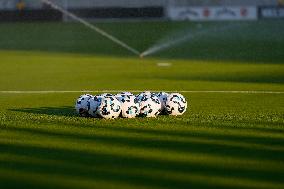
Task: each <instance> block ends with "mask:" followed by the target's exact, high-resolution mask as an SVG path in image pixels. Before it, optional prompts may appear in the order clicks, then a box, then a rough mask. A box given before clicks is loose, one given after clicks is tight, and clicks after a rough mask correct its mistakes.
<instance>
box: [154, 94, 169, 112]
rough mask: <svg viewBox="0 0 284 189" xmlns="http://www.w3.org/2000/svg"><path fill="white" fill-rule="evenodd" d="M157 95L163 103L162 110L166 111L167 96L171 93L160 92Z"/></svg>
mask: <svg viewBox="0 0 284 189" xmlns="http://www.w3.org/2000/svg"><path fill="white" fill-rule="evenodd" d="M156 95H157V97H158V98H159V99H160V101H161V103H162V106H161V112H162V113H164V112H165V111H166V102H167V97H168V96H169V94H168V93H166V92H159V93H157V94H156Z"/></svg>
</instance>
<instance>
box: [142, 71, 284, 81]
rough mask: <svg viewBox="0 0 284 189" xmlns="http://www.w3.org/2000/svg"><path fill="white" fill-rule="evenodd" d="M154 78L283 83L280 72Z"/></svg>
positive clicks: (283, 79)
mask: <svg viewBox="0 0 284 189" xmlns="http://www.w3.org/2000/svg"><path fill="white" fill-rule="evenodd" d="M155 78H159V79H166V80H184V81H210V82H214V81H215V82H238V83H272V84H283V83H284V76H283V75H282V74H276V73H274V74H273V73H271V74H262V75H255V74H246V73H239V74H233V75H230V74H224V75H222V74H216V73H214V74H211V75H210V74H204V75H202V76H194V75H190V74H188V75H179V76H176V75H175V76H167V77H164V76H161V77H159V76H155ZM144 79H145V78H144ZM151 79H152V78H151Z"/></svg>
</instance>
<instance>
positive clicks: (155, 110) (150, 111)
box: [139, 95, 161, 117]
mask: <svg viewBox="0 0 284 189" xmlns="http://www.w3.org/2000/svg"><path fill="white" fill-rule="evenodd" d="M139 105H140V115H141V116H142V117H156V116H157V115H159V114H160V112H161V101H160V100H159V98H158V97H157V96H155V95H152V96H150V97H149V96H144V97H143V98H142V99H141V101H140V103H139Z"/></svg>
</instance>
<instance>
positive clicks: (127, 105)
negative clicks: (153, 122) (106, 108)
mask: <svg viewBox="0 0 284 189" xmlns="http://www.w3.org/2000/svg"><path fill="white" fill-rule="evenodd" d="M117 99H118V100H119V101H120V103H121V116H122V117H124V118H135V117H136V116H137V115H139V112H140V108H139V103H138V102H137V100H136V98H135V96H134V95H121V96H119V97H117Z"/></svg>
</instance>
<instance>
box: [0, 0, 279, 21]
mask: <svg viewBox="0 0 284 189" xmlns="http://www.w3.org/2000/svg"><path fill="white" fill-rule="evenodd" d="M52 2H54V3H56V4H58V5H60V6H62V7H64V8H65V9H68V10H70V11H72V12H74V13H76V14H77V15H79V16H81V17H84V18H86V19H93V20H100V19H128V20H129V19H152V20H153V19H154V20H156V19H168V20H240V19H253V20H257V19H260V18H280V17H283V9H282V8H281V6H283V5H284V1H283V0H203V1H200V0H155V1H152V0H80V1H77V0H52ZM216 9H218V10H216ZM19 11H21V12H19ZM216 11H217V12H216ZM0 12H1V15H0V20H1V21H19V20H28V21H33V20H49V21H51V20H57V21H61V20H63V21H66V20H68V18H66V17H64V16H63V15H62V14H61V13H59V12H57V13H55V12H54V11H52V10H50V9H49V7H48V6H47V5H46V4H45V3H43V2H42V1H40V0H0Z"/></svg>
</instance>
